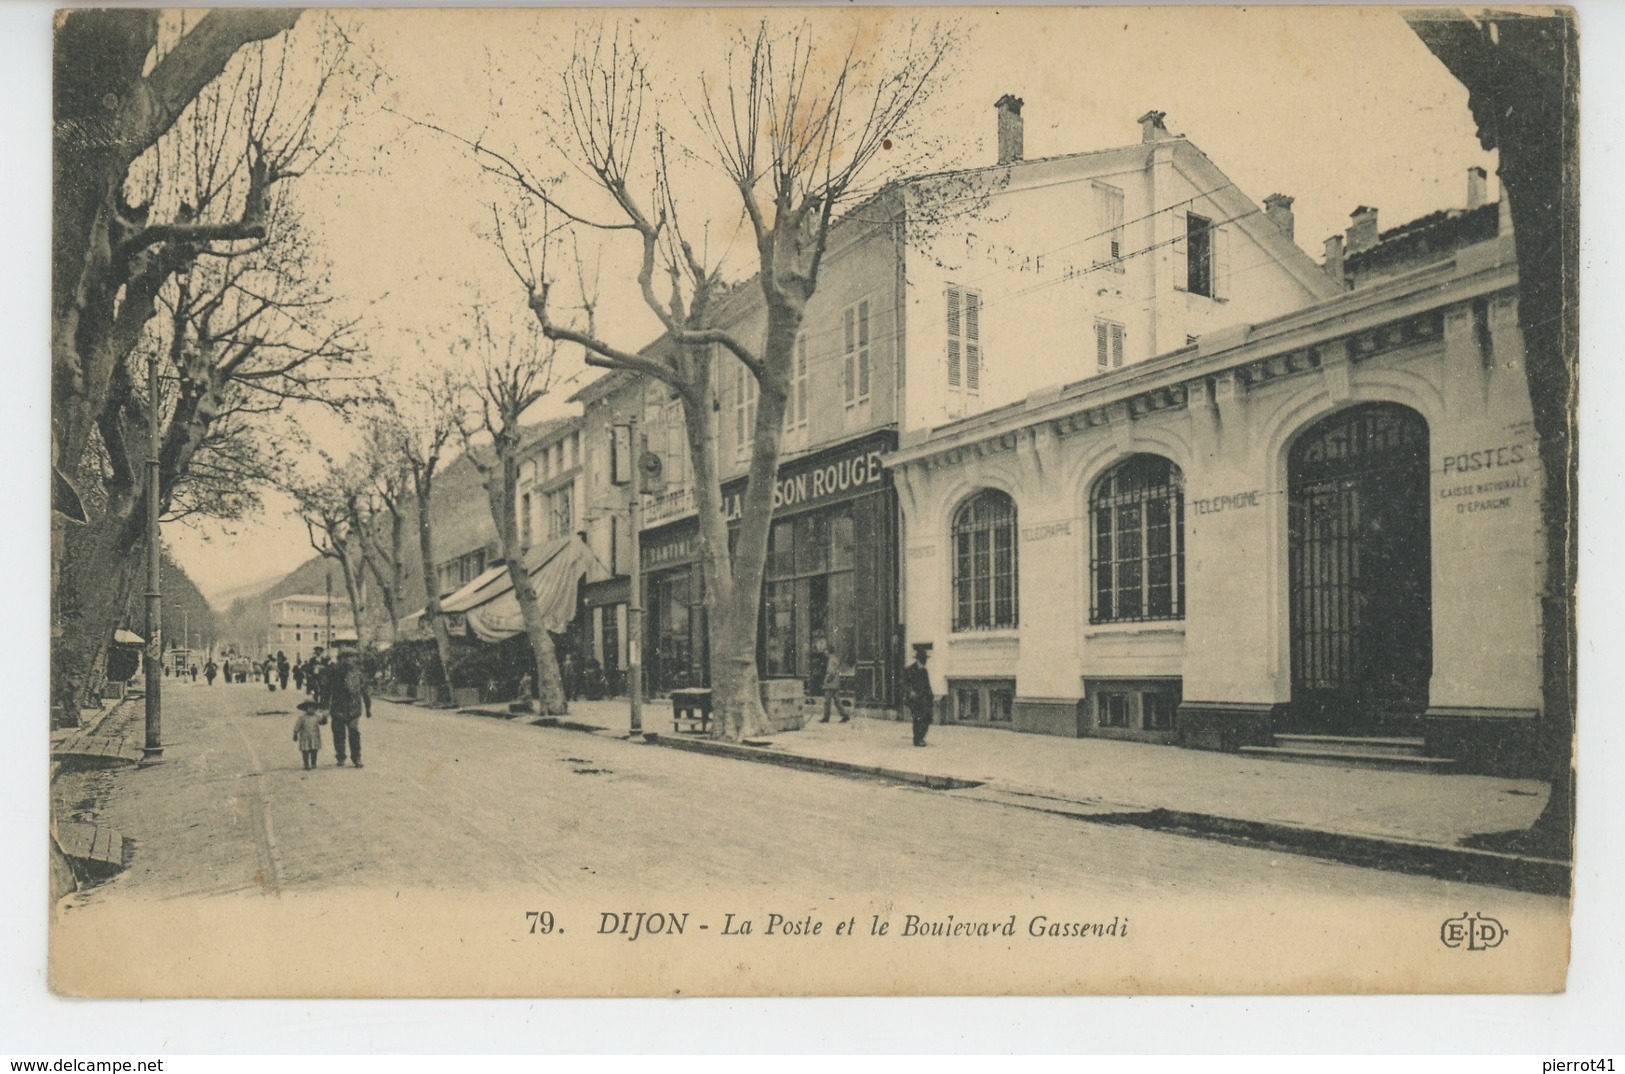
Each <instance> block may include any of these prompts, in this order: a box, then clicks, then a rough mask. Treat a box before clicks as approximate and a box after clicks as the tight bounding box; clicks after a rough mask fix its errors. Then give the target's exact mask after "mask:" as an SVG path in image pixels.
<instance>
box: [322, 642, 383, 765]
mask: <svg viewBox="0 0 1625 1074" xmlns="http://www.w3.org/2000/svg"><path fill="white" fill-rule="evenodd" d="M322 679H323V682H322V686H321V700H320V702H319V703H320V704H322V705H325V706H326V708H327V714H328V718H329V719H331V720H332V721H333V754H334V756H335V757H337V758H338V763H339V764H340V765H341V766H342V765H343V764H344V755H345V754H346V753H348V754H349V755H350V763H351V764H353V765H355V766H356V767H357V768H360V767H361V728H360V726H359V724H358V721H359V720H360V719H361V714H362V713H363V712H365V713H366V714H367V718H368V719H371V718H372V691H371V690H369V689H368V688H367V676H366V674H365V672H363V671H362V668H361V659H360V657H359V655H358V654H357V653H356V651H355V650H354V649H346V650H344V651H343V652H341V653H339V658H338V661H337V662H336V663H333V664H330V665H329V666H328V667H327V669H326V671H325V672H324V674H323V675H322Z"/></svg>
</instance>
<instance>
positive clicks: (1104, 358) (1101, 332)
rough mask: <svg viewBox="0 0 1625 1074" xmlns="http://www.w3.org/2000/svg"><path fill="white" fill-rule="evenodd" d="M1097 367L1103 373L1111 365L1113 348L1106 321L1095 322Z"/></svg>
mask: <svg viewBox="0 0 1625 1074" xmlns="http://www.w3.org/2000/svg"><path fill="white" fill-rule="evenodd" d="M1095 365H1096V367H1097V368H1099V369H1100V370H1102V371H1104V370H1105V369H1107V368H1108V367H1109V366H1110V365H1111V347H1110V345H1109V343H1108V333H1107V325H1106V322H1105V321H1096V322H1095Z"/></svg>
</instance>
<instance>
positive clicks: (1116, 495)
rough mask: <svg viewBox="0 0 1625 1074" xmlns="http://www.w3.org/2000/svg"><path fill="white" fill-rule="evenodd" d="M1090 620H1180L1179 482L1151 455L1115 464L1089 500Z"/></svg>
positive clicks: (1181, 526)
mask: <svg viewBox="0 0 1625 1074" xmlns="http://www.w3.org/2000/svg"><path fill="white" fill-rule="evenodd" d="M1089 518H1090V524H1091V528H1092V531H1093V532H1092V533H1091V542H1092V551H1093V555H1092V556H1091V558H1090V563H1089V576H1090V578H1091V579H1092V580H1093V581H1092V585H1091V587H1090V589H1091V598H1090V604H1089V621H1090V622H1091V623H1111V622H1135V621H1140V620H1147V619H1183V618H1184V617H1185V479H1184V475H1183V474H1181V473H1180V470H1179V467H1177V466H1175V465H1174V464H1173V463H1171V462H1169V461H1168V460H1167V459H1163V458H1159V457H1157V456H1155V455H1135V456H1133V457H1131V458H1129V459H1126V460H1124V461H1123V462H1120V463H1118V464H1117V465H1116V466H1114V467H1112V469H1110V470H1109V471H1107V472H1106V474H1105V476H1103V477H1102V478H1101V479H1100V480H1099V481H1098V482H1096V484H1095V489H1094V492H1093V494H1092V495H1091V496H1090V498H1089Z"/></svg>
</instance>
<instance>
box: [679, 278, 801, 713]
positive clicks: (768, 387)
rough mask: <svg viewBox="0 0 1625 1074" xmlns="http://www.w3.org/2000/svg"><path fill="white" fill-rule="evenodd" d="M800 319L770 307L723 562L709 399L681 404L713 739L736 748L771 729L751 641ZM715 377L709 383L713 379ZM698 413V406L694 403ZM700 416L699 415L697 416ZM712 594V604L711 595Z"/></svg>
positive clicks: (757, 616)
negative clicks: (704, 612)
mask: <svg viewBox="0 0 1625 1074" xmlns="http://www.w3.org/2000/svg"><path fill="white" fill-rule="evenodd" d="M800 324H801V318H800V314H799V312H798V311H795V310H792V309H788V308H786V307H784V306H783V305H781V304H779V303H776V302H771V301H770V303H769V308H768V330H767V343H766V346H765V347H764V348H763V375H762V377H761V378H760V383H759V386H758V395H757V404H756V427H755V429H754V430H753V433H754V441H753V443H752V448H751V459H750V477H749V480H748V482H747V484H746V487H745V495H744V503H743V506H742V518H741V519H740V523H739V532H738V536H737V537H736V538H735V540H734V548H733V556H732V559H731V563H730V561H729V557H728V524H727V522H726V520H725V519H724V518H723V512H722V489H721V484H720V472H719V467H718V466H717V465H716V456H715V452H716V450H717V448H716V444H717V429H716V424H715V420H714V418H713V417H712V416H711V409H710V407H709V405H707V404H706V402H705V397H706V396H708V395H709V392H708V391H706V392H705V393H704V394H703V395H702V396H701V397H700V398H699V399H698V400H691V399H690V398H688V397H687V396H685V398H684V406H683V412H684V414H685V415H686V416H687V427H688V435H689V455H690V457H691V458H692V460H693V462H694V490H695V507H696V510H697V513H698V515H699V519H700V533H701V540H700V553H701V564H702V570H703V571H704V572H705V575H706V581H707V583H708V584H709V583H714V584H711V585H709V588H708V592H707V599H708V600H712V601H714V604H713V605H712V609H711V614H710V615H709V616H708V620H709V625H710V637H711V703H712V713H713V716H714V722H713V723H712V732H711V733H712V735H713V736H715V737H717V738H722V739H727V740H729V741H735V742H737V741H739V740H740V739H742V738H748V737H751V736H755V735H762V734H768V733H770V732H771V731H772V725H771V724H770V723H769V721H768V717H767V712H766V710H765V709H763V707H762V700H761V682H760V678H759V676H758V673H757V668H756V635H757V631H758V630H759V628H760V621H761V605H762V579H763V576H764V574H765V571H766V566H767V538H768V534H769V533H770V532H771V530H772V525H773V489H774V485H775V483H776V481H777V479H778V473H779V454H780V449H781V447H782V446H783V437H784V407H785V403H786V400H787V390H786V389H787V386H788V377H787V376H786V370H788V368H789V364H790V358H791V355H792V354H793V352H794V348H795V337H796V333H797V331H798V330H799V329H800ZM714 372H715V371H714V370H713V375H714ZM695 402H698V403H699V404H700V405H698V406H695V405H692V404H693V403H695ZM696 411H697V413H696ZM712 594H714V596H713V595H712Z"/></svg>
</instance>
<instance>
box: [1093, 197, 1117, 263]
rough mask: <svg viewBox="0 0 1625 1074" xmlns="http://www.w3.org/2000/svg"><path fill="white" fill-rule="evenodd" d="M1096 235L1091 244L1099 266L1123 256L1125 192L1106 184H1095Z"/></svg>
mask: <svg viewBox="0 0 1625 1074" xmlns="http://www.w3.org/2000/svg"><path fill="white" fill-rule="evenodd" d="M1094 190H1095V234H1094V236H1093V238H1092V240H1091V242H1090V245H1091V246H1092V247H1093V248H1094V262H1095V264H1097V265H1104V264H1110V263H1112V262H1114V261H1116V260H1117V259H1118V258H1120V257H1122V256H1123V192H1122V191H1121V190H1119V189H1118V188H1117V187H1114V186H1107V185H1105V184H1104V183H1097V184H1095V188H1094Z"/></svg>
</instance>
